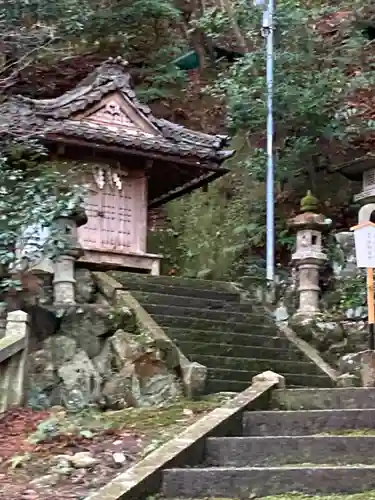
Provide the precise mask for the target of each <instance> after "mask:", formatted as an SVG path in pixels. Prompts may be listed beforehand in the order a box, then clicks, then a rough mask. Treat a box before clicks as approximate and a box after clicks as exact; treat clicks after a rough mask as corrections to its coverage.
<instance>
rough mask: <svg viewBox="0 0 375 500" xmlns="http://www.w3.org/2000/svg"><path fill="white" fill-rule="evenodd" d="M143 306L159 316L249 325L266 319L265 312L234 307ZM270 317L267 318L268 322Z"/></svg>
mask: <svg viewBox="0 0 375 500" xmlns="http://www.w3.org/2000/svg"><path fill="white" fill-rule="evenodd" d="M144 308H145V309H146V311H147V312H148V313H150V314H151V315H154V314H156V315H159V316H166V315H167V316H179V317H187V318H192V319H205V320H212V321H222V322H228V323H229V322H232V321H233V322H235V323H247V324H248V325H251V324H252V323H253V322H254V323H257V322H259V323H262V322H264V321H267V318H266V314H265V313H261V312H259V311H257V312H254V313H252V312H249V313H243V312H236V311H235V308H231V309H230V310H228V311H223V310H214V309H203V308H201V309H199V308H196V307H180V306H172V305H160V304H159V305H158V304H151V303H149V302H147V304H146V303H145V304H144ZM271 321H272V319H271V318H269V322H271Z"/></svg>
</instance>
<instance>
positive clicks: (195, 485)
mask: <svg viewBox="0 0 375 500" xmlns="http://www.w3.org/2000/svg"><path fill="white" fill-rule="evenodd" d="M372 489H375V466H366V465H360V466H339V467H333V466H325V467H323V466H317V467H311V466H305V467H301V466H295V467H242V468H234V467H233V468H230V467H209V468H206V467H204V468H203V467H199V468H194V469H167V470H165V471H164V472H163V484H162V493H163V494H164V496H165V497H167V498H190V499H191V498H214V497H216V498H235V499H239V498H261V497H263V496H268V495H281V494H283V493H288V492H294V493H295V492H302V493H304V494H307V495H316V494H318V495H319V494H329V493H331V494H332V493H358V492H364V491H368V490H372ZM292 498H293V497H291V499H292ZM275 500H276V499H275ZM280 500H282V499H280ZM285 500H286V499H285ZM306 500H307V499H306ZM332 500H333V499H332Z"/></svg>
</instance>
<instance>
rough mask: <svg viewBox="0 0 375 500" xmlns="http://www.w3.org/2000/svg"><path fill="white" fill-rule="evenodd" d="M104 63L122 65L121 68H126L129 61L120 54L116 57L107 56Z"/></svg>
mask: <svg viewBox="0 0 375 500" xmlns="http://www.w3.org/2000/svg"><path fill="white" fill-rule="evenodd" d="M104 64H110V65H112V64H116V65H118V66H122V67H123V68H126V67H127V66H129V62H128V61H127V60H126V59H124V58H123V57H121V56H117V57H109V58H108V59H107V60H106V61H105V62H104Z"/></svg>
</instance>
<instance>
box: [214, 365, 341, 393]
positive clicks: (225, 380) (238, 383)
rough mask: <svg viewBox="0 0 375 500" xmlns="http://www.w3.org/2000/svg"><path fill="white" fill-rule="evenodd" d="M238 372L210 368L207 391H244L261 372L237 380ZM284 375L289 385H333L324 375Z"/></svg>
mask: <svg viewBox="0 0 375 500" xmlns="http://www.w3.org/2000/svg"><path fill="white" fill-rule="evenodd" d="M242 373H243V372H241V374H242ZM238 374H239V372H238V371H237V372H236V373H235V374H233V371H232V370H223V369H221V368H217V369H211V370H209V374H208V377H209V378H208V380H207V386H206V393H207V394H214V393H216V392H242V391H244V390H245V389H247V388H248V387H249V386H250V385H251V380H252V378H253V377H254V376H255V375H259V372H244V375H243V379H244V380H236V379H235V378H234V377H235V376H239V375H238ZM282 375H283V376H284V377H285V380H286V384H287V385H288V386H289V387H331V385H332V382H331V381H330V379H329V378H328V377H326V376H324V375H321V376H320V375H302V374H298V375H295V374H292V373H283V374H282ZM245 376H246V379H245ZM240 377H242V375H240Z"/></svg>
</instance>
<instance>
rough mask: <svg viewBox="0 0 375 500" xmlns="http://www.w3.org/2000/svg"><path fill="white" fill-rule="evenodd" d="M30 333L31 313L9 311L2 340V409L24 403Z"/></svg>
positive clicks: (0, 376) (0, 363)
mask: <svg viewBox="0 0 375 500" xmlns="http://www.w3.org/2000/svg"><path fill="white" fill-rule="evenodd" d="M29 334H30V324H29V315H28V314H27V313H26V312H24V311H12V312H10V313H8V316H7V323H6V329H5V336H4V337H3V338H2V339H1V341H0V411H5V410H6V409H8V408H10V407H11V406H20V405H21V404H22V403H23V400H24V391H25V377H26V373H27V356H28V344H29Z"/></svg>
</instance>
